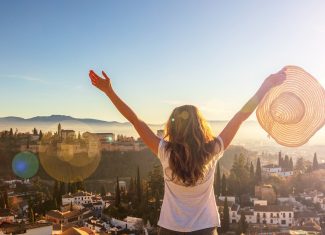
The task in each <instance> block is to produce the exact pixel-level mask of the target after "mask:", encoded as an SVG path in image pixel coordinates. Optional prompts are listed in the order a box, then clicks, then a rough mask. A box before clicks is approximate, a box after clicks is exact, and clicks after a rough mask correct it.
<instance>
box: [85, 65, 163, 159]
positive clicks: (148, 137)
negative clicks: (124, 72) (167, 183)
mask: <svg viewBox="0 0 325 235" xmlns="http://www.w3.org/2000/svg"><path fill="white" fill-rule="evenodd" d="M102 74H103V76H104V79H103V78H101V77H99V76H98V75H97V74H96V73H95V72H94V71H92V70H90V72H89V77H90V79H91V82H92V84H93V85H94V86H96V87H97V88H98V89H100V90H101V91H103V92H104V93H105V94H106V95H107V96H108V98H109V99H110V100H111V101H112V103H113V104H114V105H115V107H116V108H117V109H118V111H120V113H121V114H122V115H123V116H124V117H125V118H126V119H127V120H128V121H129V122H130V123H132V125H133V126H134V128H135V129H136V131H137V132H138V134H139V135H140V137H141V139H142V140H143V142H144V143H145V144H146V145H147V146H148V147H149V149H150V150H151V151H152V152H153V153H154V154H155V155H156V156H157V154H158V145H159V141H160V139H159V137H158V136H156V135H155V134H154V133H153V132H152V130H151V129H150V128H149V126H148V125H147V124H146V123H145V122H144V121H142V120H141V119H139V118H138V117H137V115H136V114H135V113H134V112H133V111H132V109H131V108H130V107H129V106H128V105H127V104H126V103H124V102H123V100H122V99H121V98H120V97H118V95H117V94H116V93H115V92H114V90H113V89H112V86H111V81H110V78H109V77H108V76H107V75H106V73H105V72H104V71H103V72H102Z"/></svg>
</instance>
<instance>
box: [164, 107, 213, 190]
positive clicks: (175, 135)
mask: <svg viewBox="0 0 325 235" xmlns="http://www.w3.org/2000/svg"><path fill="white" fill-rule="evenodd" d="M164 132H165V136H164V139H166V140H167V145H166V151H169V150H170V151H171V152H170V158H169V167H170V170H171V180H173V181H174V180H175V179H176V180H177V181H180V182H181V183H182V184H183V185H185V186H194V185H195V184H196V182H197V181H199V179H203V178H204V175H205V172H206V166H207V163H208V162H209V161H210V160H211V158H212V156H213V150H214V146H215V145H214V143H215V141H216V138H214V137H213V135H212V131H211V128H210V125H209V124H208V123H207V121H206V120H205V119H204V118H203V116H202V114H201V112H200V111H199V109H198V108H197V107H195V106H193V105H183V106H180V107H177V108H175V109H174V110H173V112H172V113H171V115H170V117H169V119H168V121H167V123H166V125H165V130H164Z"/></svg>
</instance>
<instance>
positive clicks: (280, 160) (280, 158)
mask: <svg viewBox="0 0 325 235" xmlns="http://www.w3.org/2000/svg"><path fill="white" fill-rule="evenodd" d="M278 164H279V166H280V167H283V159H282V153H281V151H280V152H279V160H278Z"/></svg>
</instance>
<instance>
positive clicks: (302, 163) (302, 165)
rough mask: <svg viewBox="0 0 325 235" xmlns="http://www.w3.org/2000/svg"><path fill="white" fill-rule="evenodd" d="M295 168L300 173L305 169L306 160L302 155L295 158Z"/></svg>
mask: <svg viewBox="0 0 325 235" xmlns="http://www.w3.org/2000/svg"><path fill="white" fill-rule="evenodd" d="M295 170H297V171H300V172H302V173H303V172H305V171H306V170H307V165H306V162H305V160H304V159H303V158H302V157H300V158H298V159H297V161H296V165H295Z"/></svg>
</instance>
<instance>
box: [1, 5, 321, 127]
mask: <svg viewBox="0 0 325 235" xmlns="http://www.w3.org/2000/svg"><path fill="white" fill-rule="evenodd" d="M324 12H325V2H324V1H321V0H319V1H299V0H287V1H281V0H275V1H257V0H256V1H251V0H247V1H192V0H183V1H181V0H180V1H172V0H166V1H131V0H129V1H127V0H123V1H72V0H71V1H63V0H62V1H35V0H34V1H33V0H31V1H1V2H0V28H1V33H0V38H1V40H0V55H1V56H0V81H1V86H0V116H1V117H3V116H20V117H26V118H27V117H32V116H39V115H51V114H64V115H71V116H74V117H88V118H98V119H103V120H109V121H110V120H116V121H123V122H124V121H126V120H125V119H124V118H123V116H122V115H121V114H119V113H118V111H117V110H116V109H115V108H114V106H113V105H112V104H111V103H110V102H109V100H108V98H106V97H105V96H104V95H103V94H101V93H100V92H99V91H97V90H96V89H95V88H94V87H92V86H91V83H90V82H89V79H88V70H89V69H94V70H96V71H98V72H100V71H101V70H105V71H106V72H107V73H108V74H109V76H110V77H111V80H112V84H113V87H114V89H115V91H116V93H117V94H118V95H119V96H120V97H121V98H122V99H124V101H125V102H126V103H128V104H129V105H130V106H131V107H132V108H133V109H134V110H135V111H136V113H137V114H138V116H140V117H141V118H142V119H143V120H145V121H147V122H149V123H163V122H165V121H166V119H167V118H168V116H169V114H170V112H171V111H172V109H173V108H174V107H176V106H178V105H182V104H194V105H197V106H198V107H199V108H200V109H201V110H202V112H203V114H204V115H205V117H206V118H207V119H209V120H225V119H229V118H231V117H232V115H234V114H235V113H236V112H237V111H238V110H239V109H240V108H241V106H242V105H244V103H245V102H246V101H247V100H248V99H249V98H250V97H251V96H252V95H253V94H254V93H255V91H256V90H257V89H258V87H259V85H260V84H261V83H262V81H263V80H264V78H265V77H266V76H268V75H269V74H270V73H273V72H276V71H277V70H279V69H281V68H282V67H283V66H284V65H286V64H295V65H299V66H301V67H303V68H304V69H306V70H307V71H308V72H310V73H311V74H312V75H314V76H315V77H316V78H317V79H318V80H319V81H320V83H321V84H322V85H323V86H324V85H325V66H324V61H325V46H324V45H325V44H324V42H325V14H324Z"/></svg>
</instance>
